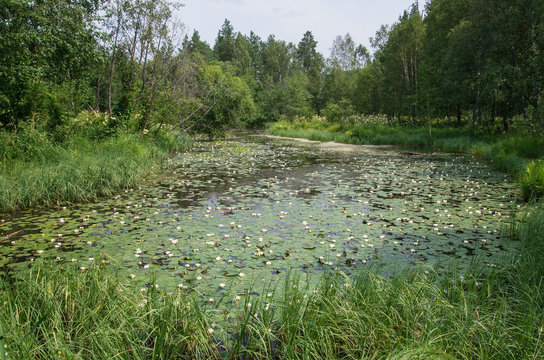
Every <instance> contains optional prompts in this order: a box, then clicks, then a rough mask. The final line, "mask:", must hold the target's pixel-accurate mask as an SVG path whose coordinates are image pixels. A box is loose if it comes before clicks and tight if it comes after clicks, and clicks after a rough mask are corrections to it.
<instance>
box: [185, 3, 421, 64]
mask: <svg viewBox="0 0 544 360" xmlns="http://www.w3.org/2000/svg"><path fill="white" fill-rule="evenodd" d="M413 3H414V0H183V4H184V5H185V6H184V7H183V8H182V9H181V11H180V12H181V21H182V22H183V23H184V24H185V31H186V32H187V33H188V34H189V36H191V34H192V33H193V30H198V32H199V33H200V36H201V38H202V39H203V40H205V41H206V42H208V44H210V46H212V47H213V44H214V43H215V38H216V37H217V32H218V31H219V29H220V28H221V25H223V22H224V21H225V19H228V20H229V21H230V22H231V24H232V26H233V27H234V30H235V31H236V32H238V31H239V32H241V33H242V34H245V35H249V32H250V31H253V32H254V33H256V34H257V35H259V36H260V37H261V38H262V39H263V40H266V38H267V37H268V35H270V34H274V35H275V36H276V39H278V40H284V41H286V42H292V43H294V44H298V43H299V41H300V40H301V39H302V35H304V33H305V32H306V31H307V30H310V31H311V32H312V33H313V35H314V38H315V40H316V41H317V42H318V44H317V49H318V51H319V52H321V53H322V54H323V55H324V56H325V57H328V56H329V55H330V48H331V46H332V42H333V40H334V39H335V38H336V36H337V35H342V36H343V35H345V34H346V33H350V34H351V37H352V38H353V40H354V41H355V42H356V43H357V44H363V45H364V46H366V47H367V48H368V49H369V51H371V49H370V43H369V41H368V39H369V38H370V37H372V36H374V34H375V33H376V31H377V30H378V29H379V28H380V26H381V25H382V24H392V23H394V22H395V21H397V20H398V17H399V15H400V14H401V13H402V12H403V11H404V10H406V9H408V8H409V7H410V6H411V4H413ZM423 3H424V2H423V1H421V0H420V4H419V5H420V8H422V7H423V5H424V4H423Z"/></svg>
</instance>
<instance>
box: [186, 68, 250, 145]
mask: <svg viewBox="0 0 544 360" xmlns="http://www.w3.org/2000/svg"><path fill="white" fill-rule="evenodd" d="M201 78H202V82H203V83H204V84H205V85H206V88H207V91H208V93H212V94H213V97H210V98H208V99H207V103H206V107H207V108H208V109H209V111H208V112H207V114H206V115H205V116H204V117H203V118H200V119H196V120H195V121H198V123H195V124H196V128H195V130H198V131H201V132H203V133H207V134H209V135H212V136H224V135H225V130H226V129H227V128H229V127H233V126H242V125H244V124H247V123H249V122H251V120H253V117H254V114H255V104H254V103H253V98H252V96H251V91H250V89H249V87H248V86H247V85H246V83H244V81H242V79H241V78H239V77H237V76H233V75H232V74H231V73H230V72H228V71H223V70H222V69H221V67H220V66H218V65H208V66H206V67H205V68H204V69H203V70H202V73H201ZM201 119H202V121H200V120H201Z"/></svg>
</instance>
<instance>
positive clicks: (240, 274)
mask: <svg viewBox="0 0 544 360" xmlns="http://www.w3.org/2000/svg"><path fill="white" fill-rule="evenodd" d="M238 276H239V277H241V278H242V277H244V276H246V274H244V273H243V272H241V273H239V274H238Z"/></svg>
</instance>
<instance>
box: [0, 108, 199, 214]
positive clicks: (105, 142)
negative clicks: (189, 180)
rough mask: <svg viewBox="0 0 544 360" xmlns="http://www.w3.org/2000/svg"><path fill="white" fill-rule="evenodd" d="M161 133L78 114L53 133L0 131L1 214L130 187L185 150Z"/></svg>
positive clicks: (183, 141)
mask: <svg viewBox="0 0 544 360" xmlns="http://www.w3.org/2000/svg"><path fill="white" fill-rule="evenodd" d="M189 143H190V140H189V139H188V138H187V137H180V138H178V139H176V138H175V137H174V136H173V135H172V134H169V133H167V132H165V131H161V132H158V133H157V134H151V133H149V134H146V135H145V136H142V135H141V134H139V133H137V132H136V131H134V130H131V129H130V127H128V126H121V124H118V123H114V122H113V121H112V120H110V118H109V117H108V116H107V115H105V114H100V113H94V114H93V113H91V114H89V113H87V112H83V113H82V114H80V115H79V116H78V117H77V118H74V119H70V120H69V121H66V124H64V125H63V127H61V128H57V129H55V131H47V129H44V128H43V127H40V126H37V125H35V124H30V125H28V124H22V125H21V126H20V127H19V128H18V129H17V130H16V131H0V149H1V150H0V213H2V212H7V211H13V210H18V209H23V208H29V207H35V206H51V205H57V204H62V203H67V202H80V201H85V200H89V199H94V198H96V197H98V196H102V195H108V194H112V193H113V192H115V191H117V190H119V189H122V188H128V187H132V186H135V185H136V184H137V183H138V182H139V181H141V179H142V177H143V176H145V175H146V174H149V173H150V172H151V171H152V169H153V168H154V167H155V166H156V165H159V164H160V162H161V160H162V159H164V158H165V157H166V156H167V155H168V154H170V153H171V152H173V151H175V150H178V149H181V148H183V147H186V146H188V144H189Z"/></svg>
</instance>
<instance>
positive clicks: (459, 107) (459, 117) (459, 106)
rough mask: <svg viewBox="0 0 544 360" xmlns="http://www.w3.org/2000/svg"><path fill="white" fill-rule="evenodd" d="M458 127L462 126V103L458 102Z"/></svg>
mask: <svg viewBox="0 0 544 360" xmlns="http://www.w3.org/2000/svg"><path fill="white" fill-rule="evenodd" d="M457 127H461V105H459V104H457Z"/></svg>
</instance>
